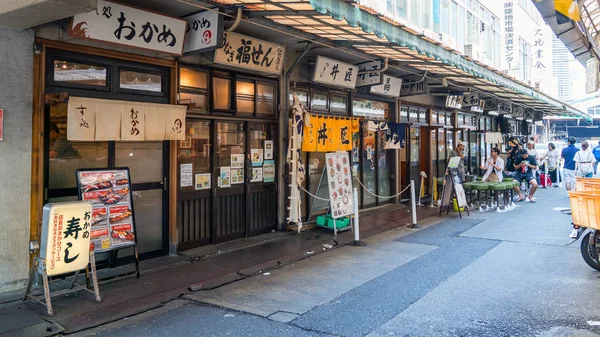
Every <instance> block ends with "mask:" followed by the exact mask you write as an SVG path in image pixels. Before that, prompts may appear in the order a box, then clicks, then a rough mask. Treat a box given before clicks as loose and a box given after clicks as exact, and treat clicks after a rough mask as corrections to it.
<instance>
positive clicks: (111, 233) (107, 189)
mask: <svg viewBox="0 0 600 337" xmlns="http://www.w3.org/2000/svg"><path fill="white" fill-rule="evenodd" d="M76 175H77V190H78V194H79V200H85V201H89V202H91V203H92V214H93V217H92V234H91V244H92V246H93V248H94V249H93V250H94V251H95V252H96V253H99V252H108V253H109V258H108V261H109V265H110V266H111V267H113V266H114V264H115V261H116V259H117V255H118V251H119V250H120V249H124V248H133V253H134V254H133V255H134V259H135V273H136V277H137V278H140V262H139V253H138V247H137V229H136V224H135V211H134V208H133V194H132V191H131V175H130V174H129V168H127V167H120V168H112V169H108V168H105V169H79V170H77V173H76ZM94 268H95V266H94Z"/></svg>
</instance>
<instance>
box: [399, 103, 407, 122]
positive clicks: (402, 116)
mask: <svg viewBox="0 0 600 337" xmlns="http://www.w3.org/2000/svg"><path fill="white" fill-rule="evenodd" d="M400 123H408V107H405V106H403V107H401V108H400Z"/></svg>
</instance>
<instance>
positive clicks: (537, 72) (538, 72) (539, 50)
mask: <svg viewBox="0 0 600 337" xmlns="http://www.w3.org/2000/svg"><path fill="white" fill-rule="evenodd" d="M548 30H549V29H547V28H546V27H543V26H542V27H540V28H536V29H534V30H533V46H532V48H533V69H532V70H531V77H532V79H533V82H534V87H535V88H536V89H538V90H541V89H542V86H544V84H545V83H543V82H544V80H545V79H547V78H548V79H549V78H550V77H551V76H552V67H551V64H552V33H551V32H550V31H548ZM549 67H550V68H549ZM547 82H548V81H547ZM547 85H549V83H548V84H546V86H547Z"/></svg>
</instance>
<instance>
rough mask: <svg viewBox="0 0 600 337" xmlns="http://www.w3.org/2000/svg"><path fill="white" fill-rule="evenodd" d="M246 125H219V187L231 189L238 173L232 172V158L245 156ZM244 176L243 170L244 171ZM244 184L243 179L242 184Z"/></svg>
mask: <svg viewBox="0 0 600 337" xmlns="http://www.w3.org/2000/svg"><path fill="white" fill-rule="evenodd" d="M244 149H245V147H244V123H226V122H218V123H217V160H218V161H217V173H218V176H217V177H218V178H217V187H230V186H231V184H232V178H233V177H235V179H236V180H237V179H238V178H237V177H238V175H237V174H236V172H233V173H232V172H231V166H232V165H231V156H232V155H241V156H242V157H244V158H245V155H244ZM242 174H243V169H242ZM241 183H243V179H242V182H241Z"/></svg>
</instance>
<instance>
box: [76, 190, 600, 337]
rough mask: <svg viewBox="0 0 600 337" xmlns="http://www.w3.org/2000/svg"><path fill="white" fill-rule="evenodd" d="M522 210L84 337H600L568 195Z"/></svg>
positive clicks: (383, 238) (405, 236)
mask: <svg viewBox="0 0 600 337" xmlns="http://www.w3.org/2000/svg"><path fill="white" fill-rule="evenodd" d="M520 206H521V207H520V208H518V209H516V210H514V211H511V212H508V213H479V212H475V213H472V214H471V216H470V217H465V219H463V220H461V219H457V218H454V217H443V218H442V219H437V218H430V219H427V220H428V221H425V222H424V223H423V225H424V228H423V229H420V230H411V229H407V228H399V229H395V230H391V231H388V232H385V233H382V234H379V235H376V236H374V237H372V238H369V239H367V240H365V241H366V242H367V244H368V246H367V247H350V246H344V247H340V248H337V249H334V250H332V251H328V252H326V253H325V254H320V255H318V256H314V257H311V258H309V259H305V260H302V261H300V262H298V263H295V264H293V265H289V266H286V267H283V268H281V269H277V270H274V271H271V272H270V274H267V275H259V276H256V277H253V278H249V279H244V280H242V281H238V282H235V283H231V284H229V285H226V286H222V287H220V288H217V289H214V290H210V291H198V292H195V293H193V294H191V295H187V296H185V297H183V298H180V299H178V300H175V301H172V302H170V303H168V304H166V305H165V306H163V307H161V308H158V309H155V310H152V311H148V312H146V313H144V314H141V315H138V316H134V317H130V318H127V319H124V320H121V321H118V322H114V323H111V324H108V325H106V326H101V327H98V328H95V329H92V330H88V331H84V332H80V333H78V334H75V336H91V335H95V336H127V337H134V336H167V335H171V336H175V335H177V336H242V335H245V336H373V337H375V336H544V337H547V336H548V337H549V336H600V328H598V327H594V326H592V325H591V324H589V323H588V321H600V310H599V308H600V305H599V303H600V291H599V290H600V280H599V279H598V277H599V276H600V274H599V273H598V272H596V271H594V270H593V269H591V268H590V267H588V266H587V265H586V264H585V262H584V261H583V259H582V258H581V255H580V252H579V242H577V243H574V244H572V245H567V244H568V243H569V242H570V240H569V239H568V237H567V235H568V233H569V231H570V225H569V224H570V217H569V216H567V215H563V214H562V213H561V212H559V211H558V210H555V208H557V207H568V198H567V195H566V193H565V191H564V190H562V189H550V190H541V191H540V192H539V193H538V203H536V204H529V203H527V204H525V203H520ZM599 324H600V322H599Z"/></svg>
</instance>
